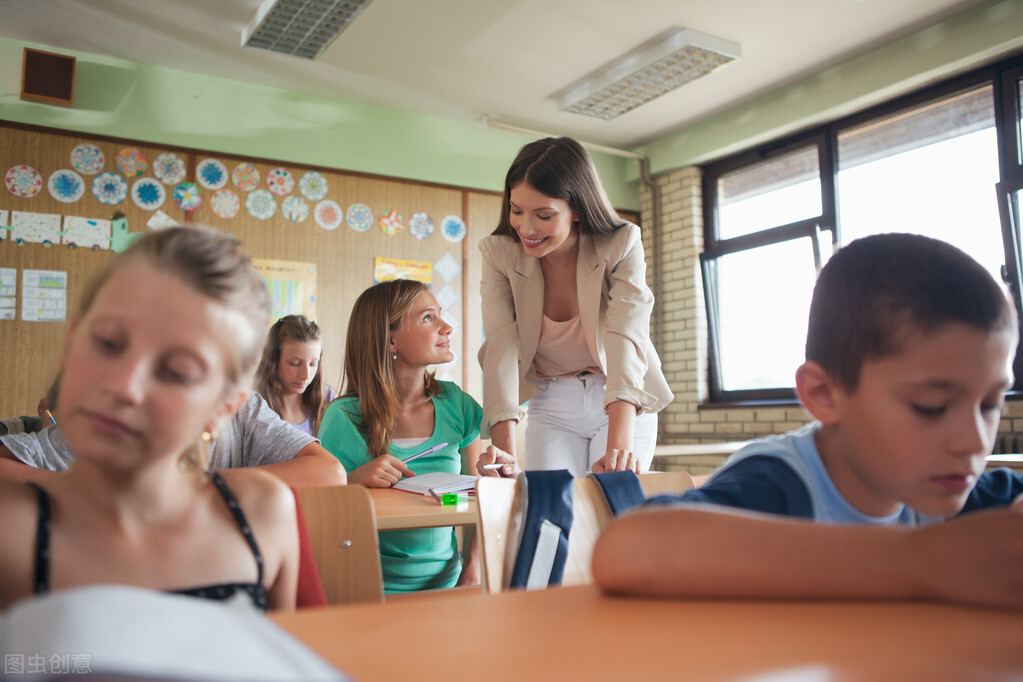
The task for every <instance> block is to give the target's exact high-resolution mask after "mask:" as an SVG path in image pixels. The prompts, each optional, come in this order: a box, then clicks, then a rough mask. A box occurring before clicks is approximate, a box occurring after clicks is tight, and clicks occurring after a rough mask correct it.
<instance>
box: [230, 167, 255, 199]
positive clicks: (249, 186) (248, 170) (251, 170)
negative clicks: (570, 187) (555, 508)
mask: <svg viewBox="0 0 1023 682" xmlns="http://www.w3.org/2000/svg"><path fill="white" fill-rule="evenodd" d="M231 182H233V183H234V186H235V187H237V188H238V189H240V190H241V191H243V192H251V191H252V190H254V189H256V188H257V187H259V169H258V168H256V167H255V166H253V165H252V164H251V163H239V164H238V165H237V166H235V167H234V170H233V171H231Z"/></svg>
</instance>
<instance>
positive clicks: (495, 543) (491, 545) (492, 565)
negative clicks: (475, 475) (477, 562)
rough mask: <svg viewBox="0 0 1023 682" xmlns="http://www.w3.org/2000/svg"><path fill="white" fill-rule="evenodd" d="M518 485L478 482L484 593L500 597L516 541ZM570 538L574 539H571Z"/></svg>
mask: <svg viewBox="0 0 1023 682" xmlns="http://www.w3.org/2000/svg"><path fill="white" fill-rule="evenodd" d="M516 493H517V486H516V485H515V479H512V478H493V477H490V476H484V477H483V478H481V479H480V480H478V481H476V514H477V524H476V525H477V529H478V530H479V534H480V538H479V548H480V552H481V555H480V558H481V560H482V565H483V580H482V582H483V590H484V591H485V592H487V593H488V594H497V593H498V592H500V591H501V589H502V585H503V584H504V563H505V554H506V553H507V552H509V551H514V549H512V550H509V549H508V548H509V545H511V546H512V547H513V548H514V545H515V542H516V541H517V538H509V537H508V535H509V528H510V526H511V518H512V506H513V503H514V502H515V498H516V496H517V495H516ZM569 537H570V538H571V536H569Z"/></svg>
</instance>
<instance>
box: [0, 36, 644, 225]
mask: <svg viewBox="0 0 1023 682" xmlns="http://www.w3.org/2000/svg"><path fill="white" fill-rule="evenodd" d="M24 47H34V48H38V49H43V50H51V51H54V52H60V53H61V54H70V55H74V56H75V57H77V58H78V61H77V65H76V79H75V105H74V107H73V108H64V107H58V106H50V105H45V104H35V103H31V102H23V101H21V99H20V97H19V93H20V91H21V61H22V48H24ZM0 93H2V94H0V119H2V120H7V121H14V122H19V123H27V124H32V125H39V126H46V127H52V128H60V129H64V130H73V131H78V132H83V133H91V134H96V135H107V136H111V137H120V138H126V139H132V140H142V141H146V142H153V143H163V144H167V145H174V146H180V147H193V148H197V149H202V150H209V151H213V152H222V153H229V154H238V155H242V156H250V157H258V158H266V159H272V160H279V161H287V162H292V163H303V164H310V165H315V166H326V167H329V168H337V169H342V170H350V171H358V172H362V173H373V174H378V175H386V176H392V177H399V178H409V179H413V180H425V181H429V182H438V183H443V184H449V185H456V186H460V187H469V188H474V189H483V190H492V191H501V189H502V187H503V184H504V174H505V172H506V171H507V169H508V165H509V164H510V163H511V161H512V159H513V158H514V157H515V154H516V152H517V151H518V149H519V147H521V146H522V145H523V144H525V143H526V142H528V141H529V138H526V137H524V136H522V135H519V134H516V133H509V132H505V131H498V130H491V129H488V128H486V127H484V126H483V124H482V123H480V124H479V125H469V124H464V123H457V122H454V121H449V120H445V119H440V118H434V117H429V116H419V115H415V114H408V113H404V112H400V111H396V110H393V109H386V108H382V107H373V106H366V105H361V104H353V103H350V102H342V101H339V100H335V99H329V98H325V97H314V96H311V95H304V94H298V93H294V92H287V91H284V90H277V89H274V88H267V87H259V86H253V85H246V84H241V83H237V82H234V81H229V80H225V79H221V78H212V77H209V76H202V75H197V74H191V73H185V72H182V71H176V70H173V69H165V68H160V67H155V66H149V65H145V64H138V63H135V62H129V61H125V60H120V59H114V58H109V57H102V56H97V55H92V54H86V53H81V52H74V51H69V50H64V49H62V48H60V47H59V46H47V45H34V44H27V43H23V42H21V41H15V40H10V39H7V38H0ZM2 157H3V152H2V150H0V161H2V160H3V158H2ZM593 158H594V161H595V162H596V163H597V166H598V168H599V170H600V173H601V177H602V178H603V180H604V183H605V186H606V188H607V191H608V195H609V196H610V197H611V200H612V202H613V203H614V205H615V206H617V207H618V208H622V209H629V210H638V209H639V185H638V183H637V182H636V180H635V177H636V175H637V170H636V169H635V168H630V166H632V167H635V166H636V165H637V164H636V162H635V161H630V160H627V159H623V158H621V157H617V156H611V155H607V154H601V153H595V154H593ZM7 161H10V162H12V163H14V162H20V160H17V159H8V160H7Z"/></svg>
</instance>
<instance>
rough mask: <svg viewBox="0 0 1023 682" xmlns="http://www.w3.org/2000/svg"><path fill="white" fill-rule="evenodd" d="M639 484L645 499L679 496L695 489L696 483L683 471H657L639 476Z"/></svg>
mask: <svg viewBox="0 0 1023 682" xmlns="http://www.w3.org/2000/svg"><path fill="white" fill-rule="evenodd" d="M639 484H640V486H642V488H643V492H644V493H645V494H646V496H647V497H653V496H654V495H681V494H682V493H684V492H685V491H687V490H689V489H690V488H695V487H697V486H696V481H695V480H693V477H692V476H691V475H689V473H688V472H685V471H657V472H650V473H646V474H640V476H639Z"/></svg>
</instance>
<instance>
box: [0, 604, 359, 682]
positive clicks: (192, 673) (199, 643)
mask: <svg viewBox="0 0 1023 682" xmlns="http://www.w3.org/2000/svg"><path fill="white" fill-rule="evenodd" d="M0 648H2V649H3V651H4V661H3V665H4V666H5V668H4V670H3V673H4V674H3V675H0V677H3V679H5V680H18V679H22V677H23V676H24V677H25V678H26V679H39V678H40V677H43V678H45V679H50V678H57V677H60V678H63V677H65V676H67V677H68V678H73V677H74V676H76V675H82V674H89V675H98V676H108V675H109V676H116V677H117V678H121V677H122V676H123V677H125V678H129V679H155V680H168V679H172V680H191V679H197V680H208V681H221V680H223V681H228V680H239V681H240V680H310V681H312V680H345V679H347V678H345V677H344V676H343V675H342V674H341V673H339V672H338V671H337V670H335V669H334V668H332V667H331V666H330V665H329V664H327V663H326V662H325V661H324V660H323V659H321V658H320V657H319V656H318V655H316V654H315V653H313V652H312V651H311V650H309V649H308V648H306V646H305V645H304V644H302V643H301V642H299V641H298V640H296V639H295V638H294V637H292V636H291V635H290V634H288V633H287V632H285V631H284V630H282V629H281V628H279V627H277V626H276V625H275V624H274V623H272V622H271V621H270V620H268V619H267V617H266V616H265V615H264V614H263V613H262V612H260V611H258V610H257V609H256V608H255V607H253V606H252V604H251V602H250V601H248V598H247V597H243V598H239V599H237V600H229V601H227V602H216V601H210V600H207V599H198V598H196V597H187V596H182V595H174V594H166V593H163V592H156V591H153V590H146V589H142V588H139V587H125V586H121V585H94V586H89V587H79V588H75V589H70V590H62V591H59V592H53V593H51V594H47V595H44V596H41V597H38V598H28V599H23V600H21V601H19V602H17V603H15V604H12V605H11V606H10V607H9V608H8V609H7V610H6V611H4V612H2V613H0ZM89 679H95V678H93V677H90V678H89Z"/></svg>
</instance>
